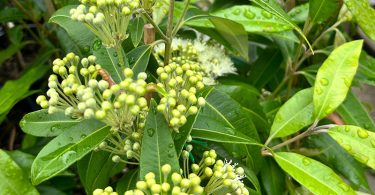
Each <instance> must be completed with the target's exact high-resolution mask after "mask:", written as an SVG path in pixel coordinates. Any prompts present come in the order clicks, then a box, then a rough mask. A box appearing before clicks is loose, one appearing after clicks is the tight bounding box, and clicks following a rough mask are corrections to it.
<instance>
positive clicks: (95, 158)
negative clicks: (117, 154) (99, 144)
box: [77, 151, 125, 194]
mask: <svg viewBox="0 0 375 195" xmlns="http://www.w3.org/2000/svg"><path fill="white" fill-rule="evenodd" d="M124 166H125V164H123V163H114V162H113V161H112V154H111V153H108V152H105V151H93V152H91V153H89V154H88V155H86V156H85V157H84V158H82V159H81V160H79V161H78V162H77V169H78V173H79V177H80V180H81V183H82V185H83V186H84V187H85V191H86V194H92V192H93V191H94V190H95V189H97V188H101V189H104V188H105V187H107V186H108V184H109V181H110V178H111V176H113V174H114V173H115V174H116V173H119V172H121V170H122V169H123V168H124Z"/></svg>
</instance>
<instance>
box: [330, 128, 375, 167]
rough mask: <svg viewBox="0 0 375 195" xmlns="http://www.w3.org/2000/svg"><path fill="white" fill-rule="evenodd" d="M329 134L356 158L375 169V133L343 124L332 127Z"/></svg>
mask: <svg viewBox="0 0 375 195" xmlns="http://www.w3.org/2000/svg"><path fill="white" fill-rule="evenodd" d="M328 134H329V135H330V136H331V137H332V138H333V139H334V140H335V141H336V142H337V143H338V144H340V146H341V147H343V148H344V149H345V150H346V151H347V152H348V153H349V154H350V155H352V156H353V157H354V158H355V159H356V160H358V161H359V162H361V163H363V164H365V165H367V166H368V167H371V168H372V169H375V133H373V132H370V131H367V130H365V129H363V128H360V127H357V126H351V125H342V126H336V127H333V128H330V129H329V130H328Z"/></svg>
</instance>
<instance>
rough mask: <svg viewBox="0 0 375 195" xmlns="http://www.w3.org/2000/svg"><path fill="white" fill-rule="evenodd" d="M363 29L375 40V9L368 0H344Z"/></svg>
mask: <svg viewBox="0 0 375 195" xmlns="http://www.w3.org/2000/svg"><path fill="white" fill-rule="evenodd" d="M344 1H345V4H346V6H347V7H348V9H349V10H350V12H351V13H352V14H353V16H354V18H355V19H356V21H357V23H358V24H359V26H360V27H361V29H362V30H363V31H364V32H365V33H366V34H367V36H369V37H370V38H371V39H372V40H374V41H375V31H374V29H375V20H373V18H375V10H374V9H373V8H372V7H371V6H370V4H369V1H368V0H344Z"/></svg>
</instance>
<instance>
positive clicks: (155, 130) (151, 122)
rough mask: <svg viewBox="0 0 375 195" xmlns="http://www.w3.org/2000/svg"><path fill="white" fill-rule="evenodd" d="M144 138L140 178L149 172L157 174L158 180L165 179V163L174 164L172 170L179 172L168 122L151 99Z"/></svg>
mask: <svg viewBox="0 0 375 195" xmlns="http://www.w3.org/2000/svg"><path fill="white" fill-rule="evenodd" d="M144 129H145V130H144V132H145V133H144V134H143V139H142V153H141V158H140V170H139V174H140V179H144V177H145V175H146V174H147V173H149V172H153V173H154V174H155V176H156V177H155V180H156V182H162V181H163V178H162V176H163V173H162V172H161V167H162V166H163V165H165V164H169V165H171V166H172V172H179V171H180V166H179V162H178V157H177V154H176V149H175V146H174V142H173V139H172V135H171V131H173V129H171V128H169V126H168V122H167V121H166V120H165V117H164V115H163V114H162V113H159V112H157V110H156V102H155V101H154V100H152V101H151V108H150V112H149V113H148V115H147V119H146V124H145V128H144Z"/></svg>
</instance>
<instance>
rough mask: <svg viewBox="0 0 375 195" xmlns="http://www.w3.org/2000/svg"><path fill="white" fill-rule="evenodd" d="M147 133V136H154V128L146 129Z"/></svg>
mask: <svg viewBox="0 0 375 195" xmlns="http://www.w3.org/2000/svg"><path fill="white" fill-rule="evenodd" d="M147 134H148V136H150V137H152V136H154V134H155V129H152V128H150V129H147Z"/></svg>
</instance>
